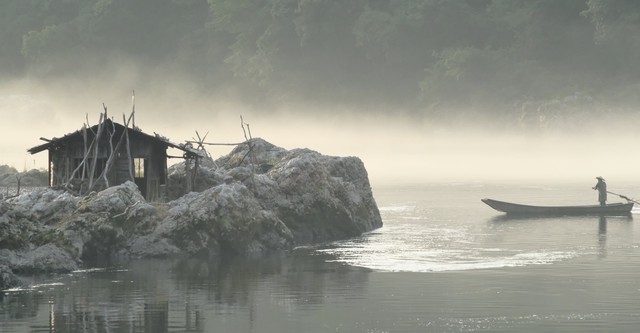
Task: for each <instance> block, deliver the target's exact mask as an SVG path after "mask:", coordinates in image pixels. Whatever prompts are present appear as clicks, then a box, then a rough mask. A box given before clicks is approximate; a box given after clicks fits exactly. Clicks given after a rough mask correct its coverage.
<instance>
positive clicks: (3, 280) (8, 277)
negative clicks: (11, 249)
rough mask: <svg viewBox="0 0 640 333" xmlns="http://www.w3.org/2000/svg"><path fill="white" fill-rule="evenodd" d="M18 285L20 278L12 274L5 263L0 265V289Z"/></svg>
mask: <svg viewBox="0 0 640 333" xmlns="http://www.w3.org/2000/svg"><path fill="white" fill-rule="evenodd" d="M20 285H21V282H20V280H19V279H18V278H17V277H16V276H15V275H14V274H13V271H12V270H11V268H9V267H8V266H6V265H0V291H2V290H6V289H9V288H14V287H17V286H20Z"/></svg>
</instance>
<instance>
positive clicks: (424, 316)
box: [0, 181, 640, 333]
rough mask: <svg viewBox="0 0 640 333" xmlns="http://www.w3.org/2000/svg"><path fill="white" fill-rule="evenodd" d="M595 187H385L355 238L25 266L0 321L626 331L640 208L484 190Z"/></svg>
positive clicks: (62, 328) (75, 326)
mask: <svg viewBox="0 0 640 333" xmlns="http://www.w3.org/2000/svg"><path fill="white" fill-rule="evenodd" d="M593 183H594V184H595V181H594V182H593ZM591 186H593V184H591V183H590V182H585V183H582V184H579V183H572V184H544V183H543V184H526V185H523V184H522V183H512V184H499V185H498V184H487V183H482V182H470V183H447V184H422V185H413V186H395V187H378V188H374V196H375V198H376V201H377V203H378V206H379V208H380V212H381V215H382V217H383V221H384V227H383V228H381V229H378V230H375V231H372V232H370V233H367V234H365V235H362V236H361V237H357V238H354V239H350V240H345V241H339V242H334V243H330V244H321V245H316V246H311V247H301V248H297V249H295V250H294V251H291V252H288V253H281V254H274V255H270V256H267V257H260V258H226V259H224V260H203V259H190V260H136V261H133V262H129V263H126V264H112V265H108V266H107V267H94V268H87V269H84V270H81V271H77V272H72V273H70V274H59V275H43V276H35V277H24V279H25V282H26V283H27V285H28V286H27V287H25V288H19V289H14V290H9V291H4V292H1V293H0V332H3V333H14V332H274V333H275V332H278V333H279V332H371V333H374V332H375V333H381V332H532V331H538V332H603V331H606V332H631V331H635V330H636V329H637V327H638V325H640V228H637V227H635V222H634V218H636V219H637V217H638V216H640V215H636V214H640V210H638V211H636V210H635V209H634V214H633V215H632V216H631V217H606V218H601V217H593V216H591V217H560V218H528V219H506V218H504V216H503V215H501V214H500V213H498V212H496V211H494V210H492V209H491V208H489V207H488V206H486V205H484V204H483V203H482V202H481V201H480V199H481V198H484V197H491V198H494V199H498V200H506V201H515V202H522V203H531V204H547V205H549V204H593V203H595V201H596V200H597V193H596V192H595V191H593V190H591V188H590V187H591ZM609 187H610V190H615V191H617V193H622V194H625V195H628V196H633V195H634V194H638V193H640V186H635V185H634V186H631V185H626V186H625V187H616V188H614V185H612V184H610V185H609ZM609 201H610V202H622V201H623V200H621V199H619V198H618V197H616V196H610V200H609Z"/></svg>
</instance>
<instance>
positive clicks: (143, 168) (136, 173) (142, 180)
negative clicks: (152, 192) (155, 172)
mask: <svg viewBox="0 0 640 333" xmlns="http://www.w3.org/2000/svg"><path fill="white" fill-rule="evenodd" d="M147 164H148V163H147V159H146V158H134V159H133V179H134V182H135V183H136V185H137V186H138V189H139V190H140V193H141V194H142V196H143V197H145V198H146V197H147V175H148V173H149V172H148V170H147Z"/></svg>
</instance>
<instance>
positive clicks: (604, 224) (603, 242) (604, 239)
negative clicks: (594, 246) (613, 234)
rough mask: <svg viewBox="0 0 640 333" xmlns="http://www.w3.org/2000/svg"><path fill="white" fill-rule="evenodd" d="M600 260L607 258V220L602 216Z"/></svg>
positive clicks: (599, 241)
mask: <svg viewBox="0 0 640 333" xmlns="http://www.w3.org/2000/svg"><path fill="white" fill-rule="evenodd" d="M598 245H599V247H598V248H599V249H600V250H599V251H598V258H599V259H603V258H606V257H607V218H606V217H605V216H600V221H599V223H598Z"/></svg>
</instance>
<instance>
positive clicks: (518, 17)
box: [0, 0, 640, 114]
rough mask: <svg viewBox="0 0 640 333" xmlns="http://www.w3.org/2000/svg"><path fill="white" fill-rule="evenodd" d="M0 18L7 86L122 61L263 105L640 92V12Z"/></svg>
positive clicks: (22, 6) (591, 8) (568, 0)
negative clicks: (18, 79) (236, 92)
mask: <svg viewBox="0 0 640 333" xmlns="http://www.w3.org/2000/svg"><path fill="white" fill-rule="evenodd" d="M0 13H2V14H1V16H0V42H2V44H3V47H2V48H0V55H1V57H0V64H1V65H2V66H1V67H0V68H2V70H1V72H0V78H4V79H8V78H11V77H15V76H22V75H32V76H36V77H48V76H59V75H78V74H83V73H91V71H92V70H93V69H94V68H100V67H103V65H104V64H105V63H107V64H108V63H113V62H114V60H113V59H114V58H115V59H117V58H126V59H133V60H135V61H136V62H137V63H139V64H143V65H144V66H145V67H147V68H150V69H161V70H162V69H164V68H171V69H172V70H178V71H181V72H184V73H185V74H186V75H188V76H189V77H190V78H191V79H192V80H194V81H195V82H197V83H198V84H199V85H200V86H202V87H203V89H206V90H208V91H215V90H216V89H220V88H221V87H223V86H230V85H231V86H235V87H237V88H238V89H240V90H244V91H247V92H251V93H252V95H253V96H259V97H258V98H260V99H262V100H275V101H282V100H296V99H297V100H304V101H314V102H320V103H322V102H327V103H346V104H353V105H360V106H375V105H401V106H405V107H407V108H411V109H416V110H422V111H425V112H436V111H437V109H445V108H455V109H460V110H463V109H480V108H487V109H491V110H492V111H491V112H498V113H501V114H502V113H504V114H511V113H514V112H515V111H514V109H518V110H521V108H520V106H519V105H522V104H523V103H528V105H531V103H534V104H535V103H539V104H544V103H546V101H551V100H562V99H564V98H567V96H574V95H576V94H578V95H588V96H591V97H593V98H596V99H598V100H602V101H607V100H610V101H613V100H615V101H618V102H624V101H632V102H636V100H637V99H638V97H635V96H638V94H637V93H638V90H640V85H638V84H637V82H638V79H639V76H640V69H639V68H637V66H635V63H636V60H637V59H638V58H639V57H640V3H639V2H637V1H633V0H563V1H556V0H458V1H443V0H351V1H339V0H160V1H159V0H64V1H60V0H4V1H2V2H0ZM483 112H484V111H483ZM518 112H520V111H518Z"/></svg>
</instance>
